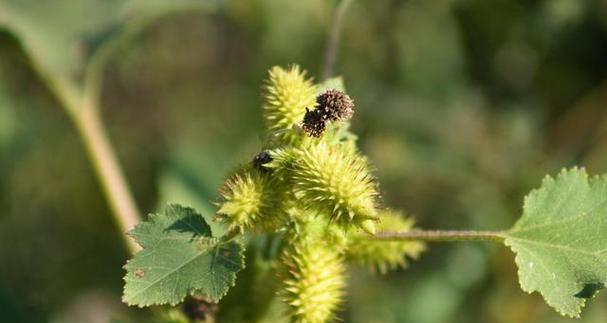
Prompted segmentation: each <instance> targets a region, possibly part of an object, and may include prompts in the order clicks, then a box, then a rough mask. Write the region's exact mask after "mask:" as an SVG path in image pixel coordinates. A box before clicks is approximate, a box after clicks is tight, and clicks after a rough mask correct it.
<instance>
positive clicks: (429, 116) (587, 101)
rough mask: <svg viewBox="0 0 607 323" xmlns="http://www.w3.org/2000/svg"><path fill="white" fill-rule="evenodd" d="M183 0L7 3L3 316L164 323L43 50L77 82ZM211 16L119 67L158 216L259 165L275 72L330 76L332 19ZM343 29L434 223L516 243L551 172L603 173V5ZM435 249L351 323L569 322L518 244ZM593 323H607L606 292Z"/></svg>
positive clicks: (360, 127)
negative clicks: (522, 266)
mask: <svg viewBox="0 0 607 323" xmlns="http://www.w3.org/2000/svg"><path fill="white" fill-rule="evenodd" d="M180 1H181V0H180ZM169 2H170V1H168V0H167V1H166V2H164V4H163V1H158V0H148V1H147V2H146V1H130V2H129V3H130V4H132V5H133V6H132V7H131V8H129V7H128V5H125V3H126V2H124V1H117V0H111V1H110V0H87V1H76V0H73V1H67V0H64V1H60V0H55V1H53V0H44V1H41V0H0V26H3V28H2V29H1V30H0V321H2V322H110V321H111V320H114V319H115V320H121V321H130V322H143V321H148V320H149V315H150V312H149V311H148V310H141V309H133V308H127V306H126V305H124V304H122V303H121V302H120V295H121V289H122V284H123V281H122V276H123V274H124V273H123V270H122V268H121V267H122V265H123V264H124V262H125V260H126V258H127V256H128V255H127V251H126V250H125V248H124V245H123V242H122V240H121V238H120V234H121V233H120V232H118V231H117V229H116V226H115V224H114V222H113V220H112V217H111V215H110V211H109V209H108V206H107V203H106V200H105V198H104V196H103V194H102V192H101V189H100V188H99V184H98V181H97V180H96V178H95V175H94V172H93V169H92V168H91V164H90V162H89V159H88V158H87V156H86V153H85V151H84V148H83V145H82V142H81V140H80V138H79V137H78V134H77V132H76V130H75V128H74V126H73V125H72V123H71V122H70V120H69V118H68V117H67V115H66V114H65V113H64V112H63V111H62V110H61V108H60V106H59V104H58V102H57V100H56V98H55V97H54V95H53V94H52V93H51V92H50V91H49V88H48V83H47V82H45V81H44V80H43V79H41V77H40V76H39V75H38V74H37V73H36V72H35V71H34V69H33V68H32V66H31V63H30V60H29V59H28V56H27V55H26V54H27V53H29V54H31V55H37V57H41V59H42V60H43V61H48V62H50V63H51V70H53V71H54V72H57V73H65V74H66V75H69V77H71V78H76V79H78V78H79V77H80V78H81V77H82V75H81V74H79V68H81V65H83V64H85V63H86V60H87V58H88V56H87V55H88V53H89V52H93V51H94V50H95V49H96V48H98V47H99V46H100V44H103V42H106V41H108V39H111V38H112V37H114V36H115V34H116V33H118V31H120V30H121V29H124V28H127V27H128V26H129V23H130V22H131V21H136V19H137V17H138V16H137V13H138V12H139V10H143V9H141V8H142V7H144V6H147V5H152V3H154V5H156V6H158V8H156V9H157V10H158V12H164V11H163V10H164V9H165V8H163V6H164V5H166V4H167V3H169ZM176 2H179V1H176ZM192 2H196V1H192ZM197 2H199V3H201V1H197ZM203 2H204V5H203V6H201V7H200V8H198V7H197V8H191V9H188V8H185V9H180V10H178V11H172V12H170V13H166V14H162V15H158V17H156V18H154V21H153V22H151V23H149V24H147V25H146V27H145V28H142V30H141V32H137V33H136V35H135V36H134V37H131V38H129V39H128V41H126V42H124V44H122V45H121V46H119V48H118V49H116V50H115V51H114V53H113V55H112V56H111V58H110V59H109V61H108V62H109V63H108V64H107V66H106V67H105V79H104V82H103V86H102V93H101V108H102V115H103V118H104V121H105V124H106V125H107V127H108V131H109V134H110V137H111V140H112V142H113V143H114V145H115V147H116V149H117V152H118V155H119V159H120V161H121V162H122V164H123V166H124V169H125V172H126V175H127V178H128V181H129V183H130V184H131V187H132V189H133V193H134V195H135V198H136V201H137V204H138V206H139V207H140V209H141V210H142V211H143V212H145V213H149V212H155V211H158V210H161V209H162V208H163V206H164V205H165V204H166V203H167V202H169V201H171V202H179V203H183V204H190V205H193V206H195V207H197V208H198V209H199V210H200V211H202V212H203V213H205V214H212V213H213V206H212V202H213V201H214V200H215V199H216V190H217V187H219V185H220V184H221V183H222V181H223V179H224V176H225V174H227V173H228V171H229V170H230V169H231V168H232V167H233V166H234V165H235V164H236V163H239V162H243V161H248V160H250V159H251V157H252V156H253V155H254V154H255V153H256V152H257V151H258V150H259V147H260V138H261V135H262V131H263V128H262V118H261V114H260V102H261V94H260V89H261V84H262V81H263V79H264V78H265V77H266V75H267V74H266V71H267V69H268V68H269V67H271V66H272V65H287V64H290V63H298V64H300V65H301V66H302V67H303V68H305V69H307V70H308V71H309V74H310V75H312V76H316V79H318V75H319V74H318V72H319V70H320V66H321V65H322V60H323V55H324V54H323V53H324V49H325V47H326V41H327V33H328V30H329V26H330V24H331V17H332V10H333V9H332V8H334V6H335V2H332V1H327V0H306V1H304V0H298V1H285V0H251V1H236V0H235V1H227V0H226V1H214V2H210V1H203ZM141 3H145V4H144V5H141ZM125 26H127V27H125ZM342 31H343V33H342V42H341V44H340V47H339V52H338V57H337V64H336V74H339V75H342V76H343V77H344V80H345V85H346V88H347V89H348V92H349V94H350V95H351V96H352V97H353V98H354V100H355V101H356V103H357V109H358V110H357V114H356V117H355V119H354V122H353V128H354V131H355V132H356V133H357V134H358V135H359V138H360V141H359V143H360V146H361V148H362V150H363V151H364V152H365V153H367V154H368V155H369V156H370V158H371V160H372V161H373V162H374V164H375V166H376V167H377V172H376V174H377V176H378V177H379V180H380V182H381V190H382V192H383V196H384V201H385V203H386V205H388V206H391V207H394V208H399V209H403V210H404V211H405V212H407V213H408V214H409V215H411V216H413V217H415V218H416V221H417V223H418V225H419V226H420V227H423V228H428V229H432V228H445V229H448V228H453V229H459V228H461V229H463V228H473V229H487V230H491V229H505V228H508V227H510V226H511V225H512V223H513V222H514V221H515V220H516V218H517V217H518V216H519V214H520V212H521V206H522V199H523V197H524V195H525V194H526V193H527V192H528V191H529V190H530V189H532V188H534V187H537V186H539V183H540V180H541V178H542V177H543V176H544V175H545V174H547V173H550V174H554V173H556V172H557V171H558V170H559V169H560V168H562V167H565V166H570V165H581V166H585V167H586V168H587V169H588V171H589V172H590V173H603V172H605V171H606V170H607V82H606V81H607V3H606V2H604V1H600V0H595V1H591V0H587V1H584V0H578V1H575V0H527V1H522V0H491V1H487V0H452V1H447V0H434V1H428V0H425V1H421V0H409V1H398V0H383V1H363V0H354V1H353V2H352V4H351V6H350V8H349V10H348V12H347V14H346V16H345V20H344V24H343V30H342ZM31 44H38V45H40V46H31ZM32 48H33V49H34V50H35V53H32ZM430 247H431V248H430V250H429V251H427V252H426V253H424V254H423V256H422V258H421V259H420V260H419V261H416V262H414V263H413V264H412V266H411V268H409V269H408V270H400V271H397V272H393V273H390V274H388V275H386V276H373V275H368V274H367V273H366V272H364V271H362V270H360V269H356V268H352V270H351V271H350V272H349V277H350V286H349V290H348V292H349V294H348V295H349V296H348V299H347V302H346V303H345V304H344V306H343V308H342V313H341V314H340V316H341V317H342V318H343V321H344V322H377V323H379V322H386V323H387V322H411V323H443V322H445V323H448V322H454V323H455V322H479V323H480V322H491V323H493V322H495V323H520V322H550V323H553V322H569V321H571V320H569V319H565V318H561V317H560V316H559V315H558V314H556V313H555V312H554V311H553V310H552V309H551V308H549V307H548V306H547V305H545V303H544V302H543V300H542V299H541V297H540V296H539V295H538V294H533V295H528V294H525V293H524V292H522V291H521V290H520V288H519V287H518V283H517V275H516V268H515V265H514V263H513V255H512V254H511V253H510V252H509V250H508V249H506V248H503V247H501V246H497V245H491V244H472V243H458V244H435V245H431V246H430ZM578 322H596V323H599V322H607V298H606V297H605V295H599V296H598V297H597V298H596V299H595V300H594V301H593V302H591V304H590V305H589V306H587V309H586V310H585V312H584V313H583V317H582V319H581V320H578Z"/></svg>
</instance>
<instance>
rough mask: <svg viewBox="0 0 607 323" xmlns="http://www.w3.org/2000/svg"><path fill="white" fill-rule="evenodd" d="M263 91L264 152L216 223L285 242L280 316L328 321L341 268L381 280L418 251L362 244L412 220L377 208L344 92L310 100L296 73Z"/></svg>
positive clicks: (228, 186)
mask: <svg viewBox="0 0 607 323" xmlns="http://www.w3.org/2000/svg"><path fill="white" fill-rule="evenodd" d="M265 93H266V94H265V102H264V104H263V113H264V118H265V121H266V125H267V136H266V140H265V141H264V142H263V144H262V147H263V150H262V151H261V152H260V153H259V154H257V155H256V156H255V157H253V158H252V159H251V161H250V162H249V164H248V165H247V166H245V167H244V168H242V169H241V170H240V171H238V172H237V174H236V175H234V176H232V177H231V178H230V179H229V180H228V181H227V182H226V183H225V184H224V186H223V188H222V189H221V190H220V193H221V200H220V202H219V210H218V212H217V213H218V219H220V220H222V221H224V223H226V224H227V226H228V230H229V231H231V232H232V233H245V232H251V231H253V232H258V233H259V232H262V233H272V234H275V233H277V232H279V233H280V234H281V235H284V236H285V239H284V242H283V243H282V244H281V248H282V249H281V251H280V252H279V254H280V255H281V256H280V260H281V265H278V266H277V267H276V270H277V272H278V273H281V274H279V276H280V277H281V278H282V290H281V291H279V294H280V295H282V298H283V300H284V302H285V304H286V307H287V308H288V310H287V312H288V313H287V314H288V315H289V316H290V317H291V319H292V321H294V322H307V323H322V322H327V321H330V320H331V319H332V318H333V316H334V313H335V311H336V309H337V308H338V307H339V304H340V303H341V301H342V297H343V293H344V287H345V274H344V273H345V269H346V264H345V261H351V262H354V263H357V264H360V265H363V266H365V267H369V268H370V269H372V270H376V271H379V272H382V273H383V272H386V271H387V270H388V269H394V268H397V267H399V266H400V267H403V266H404V265H405V264H406V257H411V258H415V257H417V255H418V254H419V253H420V252H421V251H422V250H423V245H422V244H421V243H418V242H378V241H373V240H370V239H369V236H370V235H372V234H374V233H375V231H376V229H377V227H379V229H381V230H386V231H406V230H409V229H410V228H411V226H412V222H411V221H409V220H406V219H405V218H403V217H402V216H400V215H397V214H396V213H394V212H389V211H382V210H381V208H379V207H378V205H379V203H380V201H379V200H380V199H379V190H378V185H377V181H376V179H375V178H374V176H373V175H372V172H371V170H372V167H371V165H370V163H369V162H368V160H367V158H366V157H364V155H362V154H361V153H360V151H359V150H358V149H357V147H356V140H355V139H356V136H355V135H354V134H353V133H351V132H350V131H349V120H350V118H351V117H352V116H353V114H354V103H353V100H352V99H351V98H350V97H349V96H348V95H347V94H345V93H344V92H343V91H339V90H334V89H331V90H327V91H324V92H323V93H319V94H318V93H316V86H315V85H313V84H312V82H311V81H310V80H309V79H307V78H306V76H305V72H302V71H301V70H300V69H299V67H298V66H291V67H289V68H288V69H282V68H280V67H273V68H272V69H271V70H270V73H269V79H268V81H267V82H266V87H265Z"/></svg>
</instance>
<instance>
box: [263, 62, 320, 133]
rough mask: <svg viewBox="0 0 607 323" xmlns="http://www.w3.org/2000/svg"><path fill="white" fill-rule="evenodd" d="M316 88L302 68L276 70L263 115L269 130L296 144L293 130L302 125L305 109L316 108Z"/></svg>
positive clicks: (266, 95) (268, 89)
mask: <svg viewBox="0 0 607 323" xmlns="http://www.w3.org/2000/svg"><path fill="white" fill-rule="evenodd" d="M315 93H316V88H315V87H314V85H313V84H312V81H311V80H310V79H308V78H306V74H305V72H302V71H300V69H299V66H297V65H293V66H291V67H289V68H288V69H286V70H285V69H282V68H280V67H277V66H275V67H273V68H272V69H270V72H269V79H268V80H267V81H266V86H265V104H264V105H263V114H264V119H265V122H266V125H267V127H268V130H269V131H270V132H271V134H272V135H274V136H276V137H278V139H279V141H281V142H282V143H293V142H295V141H296V137H297V135H296V134H294V133H293V127H294V126H295V125H297V124H298V123H300V122H301V120H302V118H303V117H304V115H305V113H306V108H309V107H314V105H315V98H314V95H315Z"/></svg>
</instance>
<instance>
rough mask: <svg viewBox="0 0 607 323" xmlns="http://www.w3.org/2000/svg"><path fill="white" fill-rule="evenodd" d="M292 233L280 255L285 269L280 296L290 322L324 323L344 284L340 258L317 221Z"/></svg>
mask: <svg viewBox="0 0 607 323" xmlns="http://www.w3.org/2000/svg"><path fill="white" fill-rule="evenodd" d="M318 224H321V226H320V227H319V226H318ZM293 231H295V229H293V230H292V234H291V238H290V243H289V246H288V247H287V248H286V249H285V251H284V253H283V262H284V264H285V266H286V268H287V278H286V279H285V281H284V291H283V295H284V299H285V303H286V304H287V305H288V306H289V314H290V316H291V317H292V318H293V321H294V322H301V323H304V322H305V323H322V322H327V321H329V320H330V319H331V318H332V317H333V315H334V313H335V311H336V309H337V308H338V306H339V304H340V302H341V298H342V296H343V290H344V287H345V284H346V283H345V276H344V273H345V269H346V267H345V264H344V259H343V255H342V254H341V252H340V249H339V248H336V247H335V246H334V245H331V244H330V243H329V242H330V241H331V239H328V238H327V237H326V235H327V234H329V235H330V233H329V232H327V231H326V224H325V223H322V222H321V221H319V220H318V219H310V221H309V222H307V223H305V222H304V223H301V224H300V228H298V230H296V231H297V232H293Z"/></svg>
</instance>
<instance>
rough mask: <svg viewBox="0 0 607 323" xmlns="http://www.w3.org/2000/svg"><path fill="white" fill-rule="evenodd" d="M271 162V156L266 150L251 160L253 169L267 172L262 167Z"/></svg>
mask: <svg viewBox="0 0 607 323" xmlns="http://www.w3.org/2000/svg"><path fill="white" fill-rule="evenodd" d="M272 160H273V159H272V155H270V153H269V152H268V151H267V150H264V151H262V152H260V153H259V154H257V156H255V158H253V167H254V168H256V169H258V170H262V171H268V169H267V168H265V167H263V165H265V164H267V163H270V162H272Z"/></svg>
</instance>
